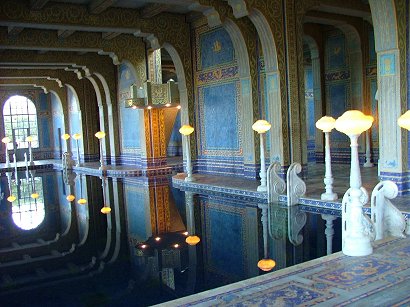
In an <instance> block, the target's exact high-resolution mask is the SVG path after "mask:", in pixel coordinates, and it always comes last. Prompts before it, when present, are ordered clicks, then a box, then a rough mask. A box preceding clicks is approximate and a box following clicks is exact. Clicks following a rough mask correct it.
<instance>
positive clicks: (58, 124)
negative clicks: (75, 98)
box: [50, 88, 71, 158]
mask: <svg viewBox="0 0 410 307" xmlns="http://www.w3.org/2000/svg"><path fill="white" fill-rule="evenodd" d="M69 93H71V89H69V88H68V89H67V94H68V97H69V96H70V94H69ZM50 103H51V112H52V114H53V116H52V122H53V130H52V131H53V135H52V137H53V144H54V151H55V152H59V155H58V156H59V157H55V158H60V152H61V153H62V152H63V150H65V149H66V147H65V144H62V142H64V141H63V140H62V139H61V135H60V134H59V133H58V131H59V129H60V131H61V134H63V133H69V131H65V129H64V115H63V107H62V105H61V103H59V101H57V99H55V98H53V96H52V98H51V99H50Z"/></svg>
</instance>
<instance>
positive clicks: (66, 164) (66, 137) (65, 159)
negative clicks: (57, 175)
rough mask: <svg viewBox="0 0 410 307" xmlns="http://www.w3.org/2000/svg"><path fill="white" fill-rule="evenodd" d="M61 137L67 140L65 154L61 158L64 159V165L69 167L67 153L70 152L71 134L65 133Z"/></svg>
mask: <svg viewBox="0 0 410 307" xmlns="http://www.w3.org/2000/svg"><path fill="white" fill-rule="evenodd" d="M61 138H62V139H63V140H64V141H65V152H63V156H62V157H61V160H62V161H63V167H65V168H67V167H68V161H67V156H66V154H65V153H68V144H67V143H68V142H67V141H68V139H69V138H70V135H69V134H68V133H65V134H63V135H62V136H61Z"/></svg>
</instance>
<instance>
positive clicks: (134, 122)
mask: <svg viewBox="0 0 410 307" xmlns="http://www.w3.org/2000/svg"><path fill="white" fill-rule="evenodd" d="M136 82H137V78H136V76H135V74H134V70H133V69H132V67H130V64H127V63H123V64H121V65H120V66H119V67H118V91H119V104H120V108H119V109H120V123H121V129H120V131H121V132H120V134H121V153H133V154H135V153H136V152H137V151H138V149H139V148H141V142H140V140H141V137H140V133H141V123H140V121H139V112H143V111H141V110H133V109H132V108H125V106H124V100H125V99H127V98H130V97H131V92H130V86H131V85H132V84H134V83H136Z"/></svg>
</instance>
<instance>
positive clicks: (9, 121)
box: [3, 95, 38, 149]
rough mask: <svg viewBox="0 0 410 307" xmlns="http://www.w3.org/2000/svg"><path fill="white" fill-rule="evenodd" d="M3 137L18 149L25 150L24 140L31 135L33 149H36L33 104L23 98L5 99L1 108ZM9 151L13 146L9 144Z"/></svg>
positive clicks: (26, 144)
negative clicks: (7, 138)
mask: <svg viewBox="0 0 410 307" xmlns="http://www.w3.org/2000/svg"><path fill="white" fill-rule="evenodd" d="M3 119H4V129H5V135H6V136H8V137H9V138H11V139H13V141H14V143H15V144H17V146H18V148H27V147H28V143H27V142H26V138H27V137H28V136H29V135H31V136H33V139H34V141H33V142H31V146H32V147H33V148H37V147H38V128H37V111H36V106H35V105H34V103H33V102H32V101H31V100H30V99H28V98H27V97H24V96H19V95H15V96H12V97H10V98H9V99H7V101H6V103H5V104H4V107H3ZM9 146H10V149H11V148H13V144H10V145H9Z"/></svg>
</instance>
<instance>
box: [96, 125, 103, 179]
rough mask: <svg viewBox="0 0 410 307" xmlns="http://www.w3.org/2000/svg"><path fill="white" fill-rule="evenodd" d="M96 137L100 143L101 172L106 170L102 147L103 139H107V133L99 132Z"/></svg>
mask: <svg viewBox="0 0 410 307" xmlns="http://www.w3.org/2000/svg"><path fill="white" fill-rule="evenodd" d="M95 136H96V137H97V139H98V140H99V142H100V170H102V171H103V170H105V165H104V156H103V146H102V139H103V138H104V137H105V132H104V131H98V132H97V133H96V134H95Z"/></svg>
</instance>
